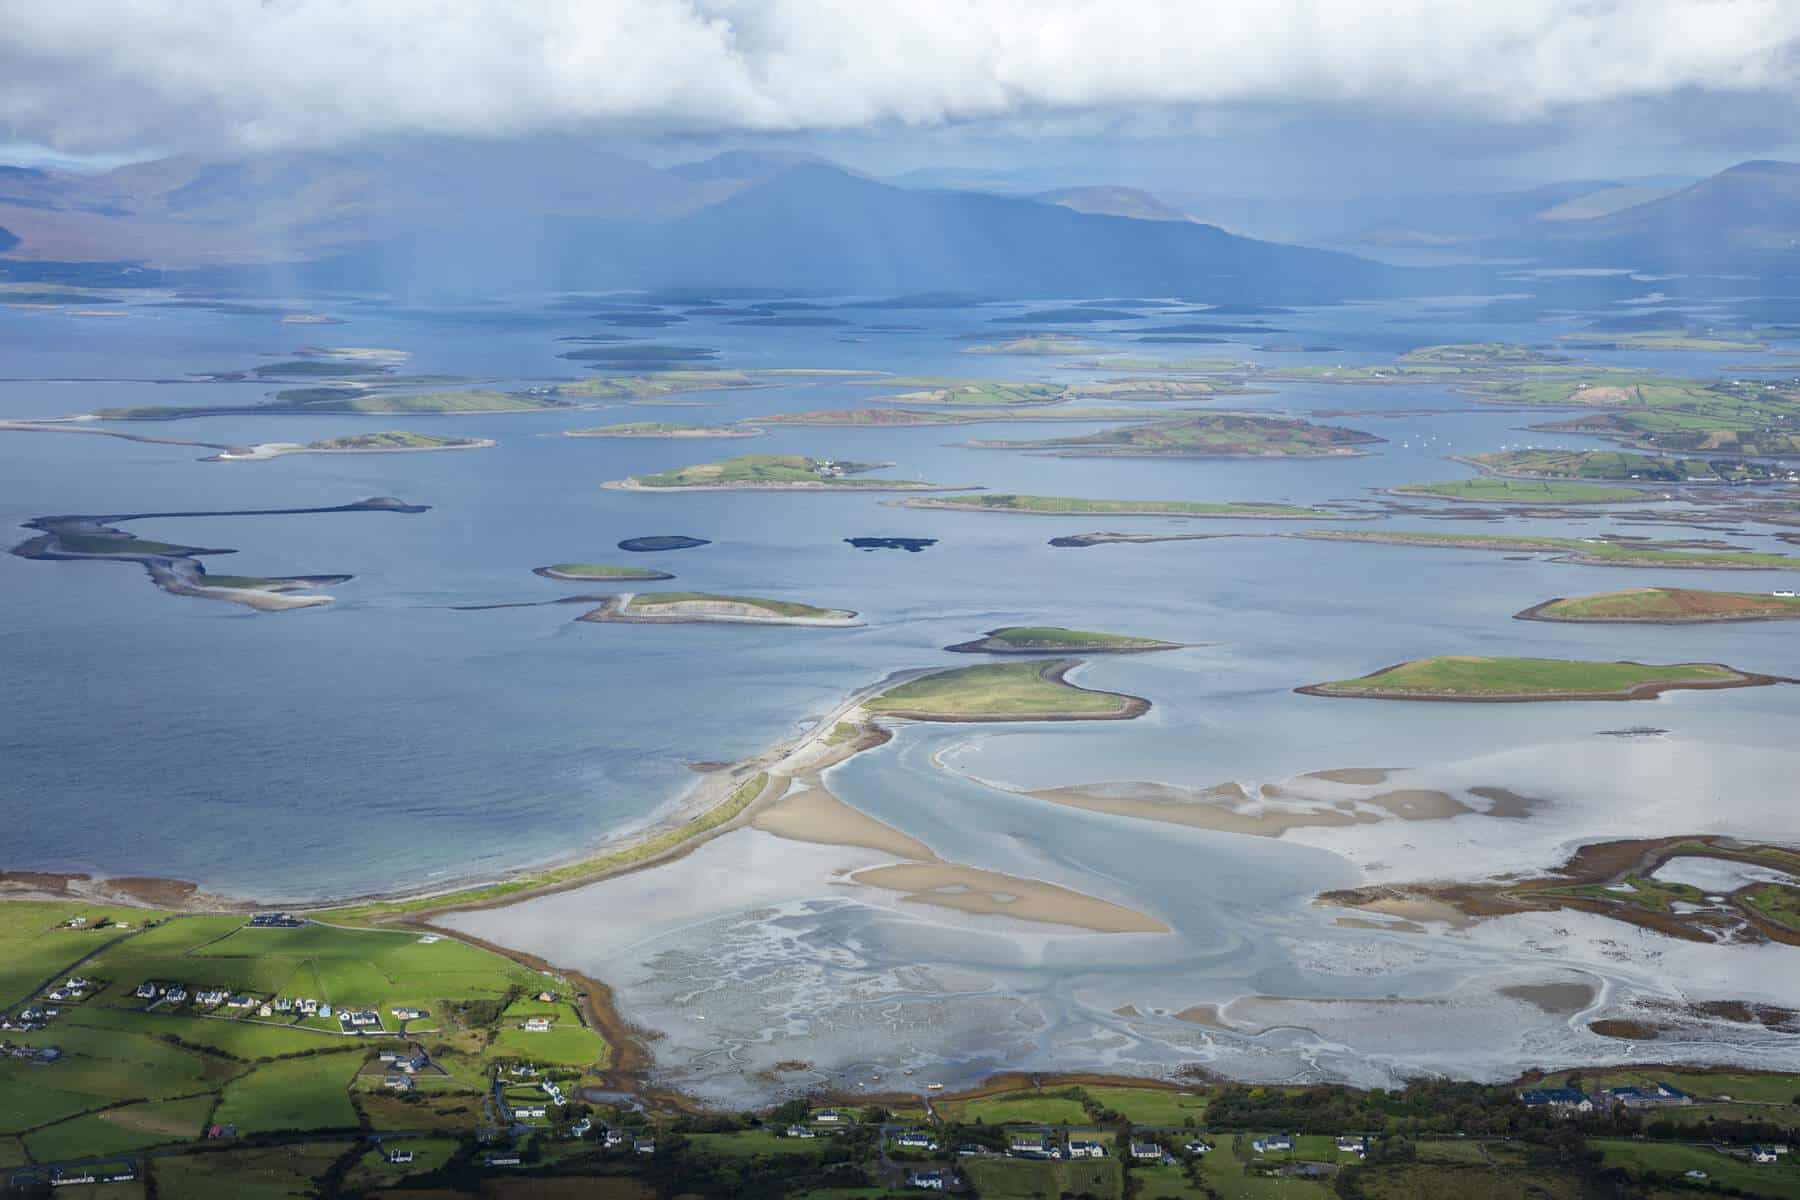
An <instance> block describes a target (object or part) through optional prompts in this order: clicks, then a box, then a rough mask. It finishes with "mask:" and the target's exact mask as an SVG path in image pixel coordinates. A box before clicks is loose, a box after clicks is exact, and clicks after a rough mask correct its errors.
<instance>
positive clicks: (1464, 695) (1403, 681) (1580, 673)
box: [1294, 654, 1789, 703]
mask: <svg viewBox="0 0 1800 1200" xmlns="http://www.w3.org/2000/svg"><path fill="white" fill-rule="evenodd" d="M1786 682H1789V681H1788V680H1785V679H1782V678H1779V677H1777V676H1774V675H1754V674H1750V673H1748V672H1745V671H1739V670H1736V669H1734V668H1732V667H1728V666H1725V665H1723V664H1722V663H1672V664H1669V665H1665V666H1658V665H1654V664H1648V663H1636V662H1582V661H1577V660H1573V659H1562V658H1480V657H1475V656H1471V655H1461V654H1452V655H1442V656H1439V657H1436V658H1419V659H1414V660H1412V661H1411V662H1403V663H1397V664H1396V665H1394V666H1391V667H1384V668H1382V669H1381V670H1379V671H1375V672H1373V673H1371V674H1368V675H1364V676H1362V677H1361V678H1358V679H1340V680H1337V681H1335V682H1332V683H1315V684H1312V685H1310V686H1307V687H1300V688H1295V689H1294V690H1295V691H1296V692H1299V693H1300V694H1301V695H1303V696H1333V697H1347V698H1352V699H1365V700H1456V701H1476V702H1484V703H1505V702H1518V701H1538V700H1654V699H1655V698H1656V697H1658V696H1660V695H1662V693H1664V692H1669V691H1677V690H1684V689H1709V688H1734V687H1763V686H1765V685H1767V684H1771V683H1786Z"/></svg>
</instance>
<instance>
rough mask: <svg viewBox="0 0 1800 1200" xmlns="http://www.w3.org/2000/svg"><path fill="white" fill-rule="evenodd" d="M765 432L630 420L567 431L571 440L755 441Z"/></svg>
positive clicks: (749, 426)
mask: <svg viewBox="0 0 1800 1200" xmlns="http://www.w3.org/2000/svg"><path fill="white" fill-rule="evenodd" d="M762 435H763V431H762V430H760V429H757V428H756V427H755V426H753V425H680V424H677V423H675V422H673V421H627V422H625V423H624V424H622V425H595V426H593V427H592V428H590V429H568V430H564V431H563V435H562V436H564V437H572V438H753V437H761V436H762Z"/></svg>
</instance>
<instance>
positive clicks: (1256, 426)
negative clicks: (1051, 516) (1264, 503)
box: [966, 413, 1387, 459]
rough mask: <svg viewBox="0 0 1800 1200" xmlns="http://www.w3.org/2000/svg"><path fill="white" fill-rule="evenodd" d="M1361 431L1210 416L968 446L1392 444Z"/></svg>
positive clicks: (1157, 452) (1311, 453)
mask: <svg viewBox="0 0 1800 1200" xmlns="http://www.w3.org/2000/svg"><path fill="white" fill-rule="evenodd" d="M1386 440H1387V439H1385V438H1379V437H1376V436H1375V435H1374V434H1372V433H1364V432H1363V431H1362V430H1360V429H1346V428H1344V427H1343V426H1341V425H1315V424H1314V423H1312V422H1311V421H1303V420H1300V419H1298V418H1295V417H1261V416H1253V415H1250V414H1248V413H1209V414H1206V415H1204V416H1197V417H1186V418H1183V419H1181V420H1175V421H1157V422H1154V423H1152V424H1147V425H1134V426H1131V427H1129V428H1125V429H1110V430H1103V431H1101V432H1099V433H1089V434H1082V435H1079V436H1076V437H1066V438H1049V439H1046V440H1044V441H1036V442H989V441H973V442H968V443H966V444H967V445H969V446H971V447H975V448H977V449H983V450H1034V451H1038V452H1041V453H1045V454H1052V455H1055V456H1057V457H1059V458H1077V457H1080V458H1302V459H1304V458H1343V457H1347V456H1351V455H1359V454H1365V453H1367V451H1364V450H1361V449H1359V448H1358V447H1361V446H1366V445H1372V444H1374V443H1377V442H1383V441H1386Z"/></svg>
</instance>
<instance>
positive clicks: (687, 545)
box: [619, 533, 712, 554]
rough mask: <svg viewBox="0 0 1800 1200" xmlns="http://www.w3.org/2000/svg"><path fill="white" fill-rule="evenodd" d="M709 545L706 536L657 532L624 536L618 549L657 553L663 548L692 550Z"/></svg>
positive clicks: (710, 543) (638, 552)
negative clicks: (639, 535)
mask: <svg viewBox="0 0 1800 1200" xmlns="http://www.w3.org/2000/svg"><path fill="white" fill-rule="evenodd" d="M710 545H712V542H710V541H709V540H707V539H706V538H697V537H687V536H686V535H684V534H679V533H657V534H650V535H649V536H646V537H629V538H626V539H625V540H624V541H622V542H620V543H619V549H621V550H628V551H630V552H631V553H633V554H657V553H660V552H662V551H665V550H693V549H695V548H696V547H699V546H710Z"/></svg>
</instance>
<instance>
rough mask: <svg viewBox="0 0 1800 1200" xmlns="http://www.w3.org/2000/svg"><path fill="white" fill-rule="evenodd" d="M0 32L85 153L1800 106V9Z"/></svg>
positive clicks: (1785, 5) (675, 1)
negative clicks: (558, 135)
mask: <svg viewBox="0 0 1800 1200" xmlns="http://www.w3.org/2000/svg"><path fill="white" fill-rule="evenodd" d="M0 27H3V28H4V29H5V30H6V33H5V36H4V37H3V38H0V139H3V138H12V139H17V140H20V141H35V142H40V143H43V144H45V145H50V146H55V147H57V148H59V149H62V150H69V151H82V152H92V151H111V150H118V149H120V148H123V147H132V146H156V147H159V148H166V149H175V150H225V149H233V150H278V149H288V148H303V147H319V146H328V145H333V144H338V143H343V142H350V141H355V140H359V139H365V138H381V137H388V136H395V135H400V136H405V135H418V134H429V135H448V136H458V137H465V136H473V137H501V136H516V135H520V134H528V133H540V132H549V133H555V132H560V131H580V132H602V133H614V134H619V135H622V136H634V137H656V136H661V135H668V134H721V133H725V134H729V133H759V132H783V131H831V130H856V129H860V128H865V127H873V126H892V125H907V126H933V125H939V124H944V123H955V122H973V121H984V120H996V119H1014V118H1021V117H1023V118H1030V117H1033V116H1041V115H1054V114H1059V113H1081V112H1090V111H1096V110H1099V111H1104V110H1128V109H1142V108H1146V107H1150V108H1156V107H1162V108H1226V109H1229V108H1258V107H1262V108H1280V109H1295V108H1298V109H1303V110H1311V111H1317V112H1332V113H1338V112H1341V113H1355V114H1368V115H1377V116H1382V115H1391V116H1396V117H1401V118H1404V119H1407V120H1419V119H1429V117H1430V116H1431V115H1432V114H1436V113H1442V114H1444V115H1446V116H1452V117H1454V118H1456V119H1458V120H1462V121H1467V120H1479V121H1490V122H1495V123H1506V122H1513V121H1529V120H1538V119H1542V118H1543V117H1545V116H1547V115H1553V114H1555V113H1557V112H1558V111H1562V110H1569V109H1574V108H1579V107H1582V106H1590V105H1604V104H1610V103H1616V102H1620V101H1632V100H1640V99H1663V98H1669V97H1679V96H1682V95H1693V96H1696V97H1700V96H1705V95H1708V94H1722V95H1739V96H1742V95H1746V94H1749V95H1755V94H1766V95H1769V96H1771V97H1778V98H1780V99H1781V100H1783V101H1784V102H1787V101H1791V100H1792V99H1793V98H1794V97H1795V96H1796V94H1797V93H1800V4H1794V3H1789V2H1786V0H1579V2H1571V0H1505V2H1503V3H1496V2H1494V0H1468V2H1464V0H1453V2H1448V3H1446V2H1444V0H1437V2H1429V0H1255V2H1231V3H1213V4H1200V3H1195V2H1193V0H907V2H905V3H898V2H895V3H887V2H868V3H860V2H846V0H587V2H583V0H380V2H379V3H372V2H368V0H261V2H260V3H254V2H250V0H54V2H52V3H46V2H44V0H0Z"/></svg>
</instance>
